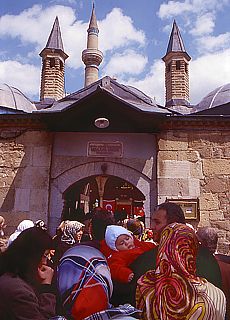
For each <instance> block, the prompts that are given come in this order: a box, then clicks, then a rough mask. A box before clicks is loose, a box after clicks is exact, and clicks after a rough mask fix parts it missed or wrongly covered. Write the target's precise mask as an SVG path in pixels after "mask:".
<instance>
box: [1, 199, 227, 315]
mask: <svg viewBox="0 0 230 320" xmlns="http://www.w3.org/2000/svg"><path fill="white" fill-rule="evenodd" d="M115 218H116V217H115ZM115 218H114V215H113V214H112V212H109V211H106V210H104V209H101V208H96V210H95V211H94V212H93V213H92V214H91V215H89V216H88V218H87V220H86V219H85V218H84V219H82V220H81V219H79V220H81V221H74V220H64V221H61V223H60V225H59V226H58V228H57V230H56V234H55V235H54V236H53V237H51V235H50V234H49V232H48V230H47V226H46V224H45V223H44V221H42V220H38V221H35V222H33V221H31V220H23V221H21V222H20V223H19V225H18V227H17V228H16V230H15V232H14V233H13V234H12V235H11V236H10V237H9V238H8V242H7V245H6V248H4V250H2V252H1V254H0V296H1V299H0V319H2V320H17V319H18V320H21V319H23V320H27V319H33V320H36V319H39V320H51V319H52V320H54V319H60V320H61V319H67V320H83V319H85V320H94V319H99V320H100V319H102V320H106V319H108V320H109V319H127V320H129V319H130V320H131V319H144V320H145V319H148V320H154V319H156V320H173V319H187V320H189V319H191V320H192V319H193V320H196V319H200V320H210V319H211V320H212V319H213V320H228V319H230V310H229V305H230V272H229V271H230V261H229V260H230V258H229V257H228V256H224V255H220V254H218V253H217V252H216V248H217V241H218V235H217V232H216V230H215V229H213V228H210V227H203V228H198V230H194V229H193V228H192V227H191V225H187V224H186V221H185V216H184V213H183V210H182V209H181V207H180V206H178V205H177V204H175V203H170V202H165V203H162V204H160V205H158V206H157V207H156V209H155V211H154V212H153V213H152V216H151V219H152V220H151V229H146V228H145V226H144V224H143V222H141V221H140V220H138V219H124V220H123V221H120V220H119V221H117V219H115ZM4 228H5V220H4V218H3V217H2V219H1V217H0V229H1V230H0V232H1V237H4Z"/></svg>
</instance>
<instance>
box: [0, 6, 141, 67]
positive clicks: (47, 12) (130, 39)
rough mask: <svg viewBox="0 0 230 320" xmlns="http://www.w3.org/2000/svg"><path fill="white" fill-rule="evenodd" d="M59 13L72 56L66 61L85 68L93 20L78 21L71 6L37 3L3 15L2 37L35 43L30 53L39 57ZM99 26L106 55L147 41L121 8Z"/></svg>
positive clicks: (63, 33) (64, 37)
mask: <svg viewBox="0 0 230 320" xmlns="http://www.w3.org/2000/svg"><path fill="white" fill-rule="evenodd" d="M56 16H58V18H59V22H60V27H61V33H62V38H63V43H64V49H65V52H66V53H67V54H68V55H69V58H68V59H67V61H66V64H67V65H68V66H69V67H71V68H75V69H77V68H83V67H84V65H83V62H82V61H81V53H82V51H83V50H84V49H85V48H86V43H87V28H88V24H89V21H87V22H83V21H81V20H76V13H75V11H74V10H73V9H72V8H71V7H67V6H61V5H54V6H50V7H47V8H43V7H42V6H41V5H34V6H33V7H31V8H29V9H27V10H24V11H22V12H21V13H20V14H19V15H4V16H2V17H1V18H0V36H5V37H7V36H10V37H12V38H18V39H19V40H20V41H21V43H22V44H23V45H24V46H26V45H27V44H29V43H32V44H35V48H34V51H33V52H32V53H31V52H29V53H28V57H35V56H37V55H38V53H39V52H40V51H41V50H42V49H43V48H44V47H45V44H46V42H47V39H48V36H49V34H50V32H51V28H52V25H53V22H54V19H55V17H56ZM89 18H90V16H89ZM117 21H119V24H118V23H117ZM98 25H99V29H100V33H99V49H100V50H102V51H103V53H104V54H106V51H107V50H113V49H117V48H120V47H128V46H129V45H131V44H135V45H143V44H144V42H145V35H144V33H143V31H140V30H137V29H135V27H134V26H133V22H132V20H131V18H130V17H128V16H125V15H124V14H123V13H122V11H121V10H120V9H117V8H115V9H113V10H112V11H111V12H110V13H109V14H107V16H106V17H105V19H103V20H101V21H98Z"/></svg>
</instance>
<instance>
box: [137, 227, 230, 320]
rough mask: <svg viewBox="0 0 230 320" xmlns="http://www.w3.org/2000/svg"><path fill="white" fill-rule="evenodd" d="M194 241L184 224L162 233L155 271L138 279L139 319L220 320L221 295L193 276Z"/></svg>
mask: <svg viewBox="0 0 230 320" xmlns="http://www.w3.org/2000/svg"><path fill="white" fill-rule="evenodd" d="M197 250H198V240H197V238H196V235H195V233H194V231H193V230H192V229H191V228H189V227H188V226H186V225H184V224H179V223H173V224H171V225H168V226H167V227H166V228H165V229H164V230H163V232H162V235H161V239H160V243H159V249H158V254H157V260H156V269H155V270H151V271H148V272H147V273H146V274H145V275H143V276H142V277H141V278H140V279H139V280H138V287H137V292H136V302H137V307H138V308H139V309H142V310H143V311H144V313H143V316H142V317H143V319H151V320H153V319H157V320H171V319H186V320H188V319H200V320H202V319H205V320H208V319H216V320H217V319H224V307H223V306H224V299H225V298H224V295H223V292H222V291H221V290H220V289H218V288H216V287H215V286H213V285H212V284H211V283H209V282H207V280H205V279H203V278H199V277H197V276H196V256H197Z"/></svg>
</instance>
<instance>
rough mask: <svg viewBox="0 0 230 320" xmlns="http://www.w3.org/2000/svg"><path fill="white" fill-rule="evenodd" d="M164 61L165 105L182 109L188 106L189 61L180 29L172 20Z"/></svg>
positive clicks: (178, 109)
mask: <svg viewBox="0 0 230 320" xmlns="http://www.w3.org/2000/svg"><path fill="white" fill-rule="evenodd" d="M162 60H163V61H164V62H165V88H166V107H169V108H172V109H175V110H177V111H182V110H181V109H183V108H184V109H186V107H188V106H189V68H188V66H189V61H190V60H191V57H190V56H189V55H188V53H187V52H186V50H185V47H184V43H183V40H182V37H181V34H180V30H179V28H178V26H177V24H176V21H175V20H174V22H173V27H172V32H171V35H170V39H169V43H168V48H167V52H166V55H165V56H164V57H163V58H162Z"/></svg>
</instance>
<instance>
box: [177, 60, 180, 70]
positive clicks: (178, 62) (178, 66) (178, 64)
mask: <svg viewBox="0 0 230 320" xmlns="http://www.w3.org/2000/svg"><path fill="white" fill-rule="evenodd" d="M176 70H180V60H177V61H176Z"/></svg>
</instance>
